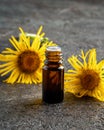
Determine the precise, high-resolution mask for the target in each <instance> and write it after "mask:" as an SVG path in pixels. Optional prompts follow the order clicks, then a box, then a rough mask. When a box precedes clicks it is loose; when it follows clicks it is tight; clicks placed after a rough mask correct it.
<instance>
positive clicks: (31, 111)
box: [0, 0, 104, 130]
mask: <svg viewBox="0 0 104 130" xmlns="http://www.w3.org/2000/svg"><path fill="white" fill-rule="evenodd" d="M40 25H43V26H44V31H45V32H46V36H47V37H49V38H50V39H51V40H53V41H54V42H56V43H58V44H59V45H60V46H61V47H62V49H63V54H64V64H65V70H66V67H68V68H69V67H70V66H69V65H68V63H67V60H66V59H67V58H68V57H69V56H71V55H72V54H73V53H74V54H79V52H80V49H84V51H87V50H88V49H90V48H93V47H95V48H97V52H98V59H99V60H100V59H102V58H103V57H104V2H103V0H44V1H43V0H38V1H37V0H10V1H9V0H0V52H1V51H2V50H3V49H4V48H5V47H9V46H11V44H10V43H9V42H8V39H9V38H10V37H11V35H15V36H18V33H19V31H18V27H19V26H21V27H23V29H24V30H25V31H27V32H31V33H35V32H36V30H37V29H38V27H39V26H40ZM4 78H5V77H4ZM2 79H3V78H2V77H0V130H104V110H103V109H104V103H102V102H98V101H96V100H95V99H93V98H88V97H86V98H82V99H77V98H75V97H74V96H73V95H71V94H68V93H65V99H64V102H63V103H60V104H54V105H45V104H43V103H42V101H41V96H42V94H41V85H39V86H35V85H21V84H16V85H10V84H5V83H2Z"/></svg>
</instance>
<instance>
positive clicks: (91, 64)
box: [65, 49, 104, 101]
mask: <svg viewBox="0 0 104 130" xmlns="http://www.w3.org/2000/svg"><path fill="white" fill-rule="evenodd" d="M68 62H69V63H70V64H71V66H72V67H73V68H74V69H73V70H68V72H67V73H65V91H66V92H70V93H73V94H74V95H75V96H77V97H82V96H90V97H94V98H96V99H98V100H100V101H104V69H103V66H104V60H102V61H100V62H99V63H97V59H96V49H91V50H89V51H88V52H86V53H84V52H83V50H82V51H81V55H80V60H79V59H78V57H77V56H72V57H70V58H69V59H68Z"/></svg>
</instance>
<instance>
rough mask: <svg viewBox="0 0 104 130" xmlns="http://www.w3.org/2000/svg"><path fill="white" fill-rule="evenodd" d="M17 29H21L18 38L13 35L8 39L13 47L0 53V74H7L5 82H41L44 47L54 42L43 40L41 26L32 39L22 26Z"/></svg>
mask: <svg viewBox="0 0 104 130" xmlns="http://www.w3.org/2000/svg"><path fill="white" fill-rule="evenodd" d="M19 29H20V31H21V34H20V37H19V40H17V39H16V38H15V37H14V36H12V38H11V39H10V42H11V43H12V45H13V46H14V48H15V49H12V48H6V49H5V50H4V51H3V52H2V53H1V54H0V74H1V76H4V75H7V74H9V76H8V78H7V79H6V80H5V82H7V83H12V84H13V83H26V84H28V83H30V84H31V83H35V84H37V83H41V81H42V66H43V62H44V59H45V54H44V53H45V49H46V47H47V46H50V45H54V44H53V43H52V42H49V41H48V40H44V38H43V36H44V35H45V33H41V31H42V26H41V27H40V28H39V30H38V32H37V34H36V35H35V38H34V39H33V40H32V41H31V37H30V36H27V35H26V33H25V32H24V31H23V30H22V28H19ZM31 42H32V43H31ZM43 43H44V44H43ZM41 44H42V45H41Z"/></svg>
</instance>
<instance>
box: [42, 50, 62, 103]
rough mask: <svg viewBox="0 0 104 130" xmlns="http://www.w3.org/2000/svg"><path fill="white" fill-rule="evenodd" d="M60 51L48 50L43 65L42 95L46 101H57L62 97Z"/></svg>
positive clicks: (60, 100)
mask: <svg viewBox="0 0 104 130" xmlns="http://www.w3.org/2000/svg"><path fill="white" fill-rule="evenodd" d="M61 54H62V53H61V52H58V53H56V51H54V52H52V53H50V52H48V54H47V56H46V61H45V65H44V67H43V83H42V96H43V101H44V102H46V103H59V102H62V101H63V98H64V67H63V65H62V55H61Z"/></svg>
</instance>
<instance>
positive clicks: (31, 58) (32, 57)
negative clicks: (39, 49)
mask: <svg viewBox="0 0 104 130" xmlns="http://www.w3.org/2000/svg"><path fill="white" fill-rule="evenodd" d="M39 65H40V58H39V56H38V54H37V53H36V52H34V51H30V50H27V51H24V52H23V53H21V54H20V55H19V57H18V67H19V69H20V70H21V71H22V72H24V73H28V74H30V73H33V72H35V71H36V70H37V69H38V67H39Z"/></svg>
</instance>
